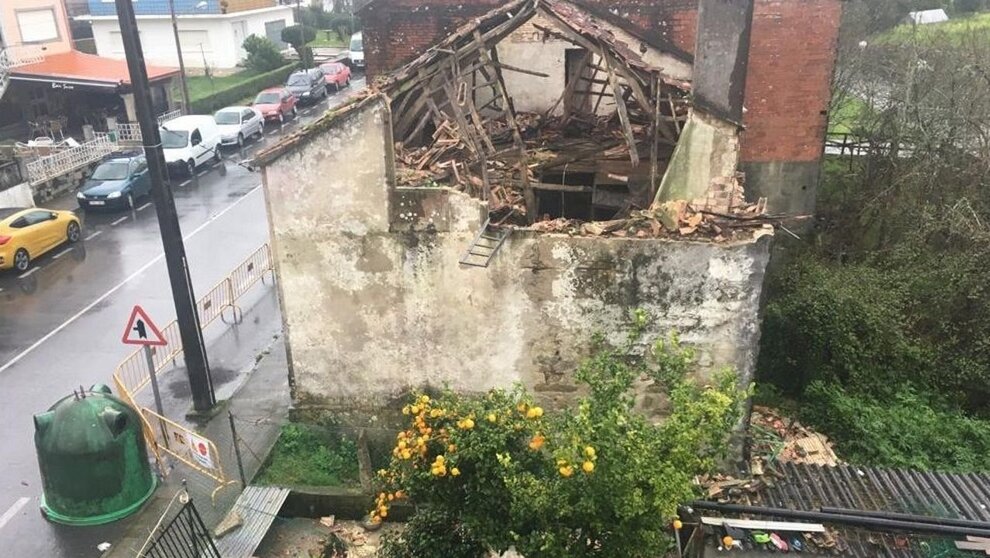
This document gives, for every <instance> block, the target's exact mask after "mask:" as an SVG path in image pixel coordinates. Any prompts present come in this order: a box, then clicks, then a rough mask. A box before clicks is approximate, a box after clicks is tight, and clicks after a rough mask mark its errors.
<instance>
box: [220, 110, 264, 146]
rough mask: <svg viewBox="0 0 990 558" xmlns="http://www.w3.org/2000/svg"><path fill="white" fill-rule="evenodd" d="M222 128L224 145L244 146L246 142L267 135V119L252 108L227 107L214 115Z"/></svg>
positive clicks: (222, 142)
mask: <svg viewBox="0 0 990 558" xmlns="http://www.w3.org/2000/svg"><path fill="white" fill-rule="evenodd" d="M213 119H214V120H216V122H217V127H218V128H220V143H221V144H222V145H236V146H238V147H243V146H244V140H246V139H247V138H249V137H251V136H254V135H257V136H258V137H259V138H260V137H261V136H263V135H264V134H265V119H264V118H263V117H262V116H261V113H259V112H258V111H256V110H254V109H253V108H251V107H227V108H223V109H220V110H218V111H217V112H216V114H214V115H213Z"/></svg>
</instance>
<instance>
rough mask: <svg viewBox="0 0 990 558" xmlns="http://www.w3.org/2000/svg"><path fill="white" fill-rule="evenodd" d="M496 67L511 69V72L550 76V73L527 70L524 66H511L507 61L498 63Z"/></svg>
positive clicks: (543, 76)
mask: <svg viewBox="0 0 990 558" xmlns="http://www.w3.org/2000/svg"><path fill="white" fill-rule="evenodd" d="M496 67H497V68H498V69H500V70H509V71H510V72H518V73H520V74H527V75H531V76H536V77H541V78H548V77H550V74H544V73H543V72H534V71H533V70H525V69H523V68H517V67H516V66H510V65H508V64H506V63H505V62H499V63H498V64H496Z"/></svg>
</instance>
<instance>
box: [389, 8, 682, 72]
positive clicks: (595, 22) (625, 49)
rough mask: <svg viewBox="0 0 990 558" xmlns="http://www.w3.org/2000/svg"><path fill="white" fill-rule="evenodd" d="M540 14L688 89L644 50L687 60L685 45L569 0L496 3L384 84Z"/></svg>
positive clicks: (571, 34)
mask: <svg viewBox="0 0 990 558" xmlns="http://www.w3.org/2000/svg"><path fill="white" fill-rule="evenodd" d="M538 14H541V15H544V16H547V17H549V18H550V19H551V20H552V21H554V22H555V23H556V24H557V25H559V26H560V28H561V29H562V30H565V31H564V33H560V32H558V31H555V30H552V29H543V28H540V27H539V26H537V28H538V29H541V30H542V31H544V32H545V33H547V34H548V35H556V36H559V37H560V38H562V39H563V40H565V41H569V42H572V43H575V44H579V45H581V46H584V47H585V48H588V50H593V51H594V50H598V49H601V50H602V51H604V52H607V53H608V54H610V55H611V56H614V57H615V58H616V60H617V61H618V62H619V63H620V64H621V65H623V66H625V67H627V68H629V69H630V70H631V71H635V72H637V73H639V74H658V75H659V76H660V77H661V79H662V80H663V81H664V83H666V84H667V85H671V86H674V87H677V88H679V89H681V90H683V91H689V90H690V87H691V84H690V82H689V81H687V80H685V79H682V78H678V77H676V76H673V75H671V74H670V73H669V72H667V71H666V70H665V69H664V68H661V67H658V66H655V65H652V64H650V63H648V62H647V61H646V60H645V59H644V54H646V52H648V51H650V50H652V51H654V52H655V53H661V52H662V53H663V54H668V55H671V56H673V57H674V58H677V59H678V60H680V61H681V62H685V63H688V62H689V61H690V58H689V57H686V56H684V53H683V51H680V50H678V49H665V48H660V47H658V46H656V45H655V44H654V43H655V41H650V42H646V41H645V40H644V39H642V37H641V34H640V33H639V32H638V30H637V29H635V27H634V26H632V25H630V24H629V23H628V22H624V21H622V20H621V18H613V21H605V20H604V19H602V18H600V17H597V16H596V15H594V14H592V13H591V11H589V10H588V9H586V8H584V7H579V6H578V5H576V4H574V3H572V2H570V1H567V0H514V1H511V2H509V3H507V4H505V5H503V6H500V7H498V8H495V9H494V10H491V11H490V12H488V13H486V14H485V15H483V16H481V17H477V18H474V19H472V20H471V21H469V22H467V23H465V24H463V25H461V26H460V27H458V28H457V30H455V31H454V32H453V33H451V34H450V35H448V36H447V37H446V38H445V39H443V40H442V41H440V42H439V43H437V44H436V45H434V46H432V47H430V48H429V49H427V51H426V52H424V53H423V54H421V55H420V56H418V57H417V58H415V59H413V60H412V61H410V62H408V63H407V64H405V65H404V66H402V67H400V68H398V69H397V70H395V71H394V72H392V73H391V74H390V75H389V77H388V78H387V79H386V81H385V83H384V86H383V87H384V89H386V90H388V91H390V92H396V91H401V90H402V85H403V82H405V81H406V80H408V79H410V78H413V77H415V76H416V75H417V73H418V72H421V71H423V70H424V69H426V68H428V67H431V66H437V65H439V64H442V63H445V62H447V61H448V60H452V59H454V58H455V57H456V54H455V53H456V51H457V49H458V48H463V47H464V46H465V45H468V44H471V43H476V42H478V41H481V42H483V43H486V44H493V43H497V42H499V41H501V40H502V39H504V38H505V37H507V36H508V35H509V34H510V33H512V32H513V31H514V30H516V29H518V28H519V27H520V26H522V25H523V24H525V23H526V22H528V21H529V20H530V19H532V18H533V17H534V16H536V15H538ZM616 20H617V21H616ZM611 27H616V28H619V29H621V30H622V31H623V32H625V33H628V34H629V35H630V37H632V38H636V39H639V40H641V41H643V42H640V43H639V44H629V43H627V42H626V41H624V40H623V39H622V38H620V37H617V36H616V35H615V33H613V31H612V30H611V29H610V28H611ZM589 47H590V48H589Z"/></svg>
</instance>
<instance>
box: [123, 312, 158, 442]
mask: <svg viewBox="0 0 990 558" xmlns="http://www.w3.org/2000/svg"><path fill="white" fill-rule="evenodd" d="M120 340H121V342H123V343H124V344H125V345H142V346H143V347H144V359H145V362H146V363H147V364H148V378H149V379H150V381H151V392H152V393H154V395H155V412H157V413H158V414H159V415H160V416H165V411H164V410H162V394H161V392H160V391H159V390H158V373H157V371H156V370H155V352H154V351H155V350H154V347H164V346H165V345H167V344H168V342H167V341H165V336H164V335H162V332H161V330H160V329H158V326H156V325H155V322H153V321H151V318H150V317H148V313H147V312H145V311H144V308H141V306H140V305H137V304H136V305H134V308H133V309H132V310H131V317H130V318H129V319H128V320H127V327H126V328H124V336H123V337H121V338H120ZM158 427H159V428H161V430H162V439H163V440H165V447H168V436H167V434H166V429H165V424H164V423H162V422H161V421H159V424H158Z"/></svg>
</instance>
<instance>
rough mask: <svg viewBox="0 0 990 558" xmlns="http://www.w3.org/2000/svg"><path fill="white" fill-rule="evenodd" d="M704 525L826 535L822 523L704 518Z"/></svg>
mask: <svg viewBox="0 0 990 558" xmlns="http://www.w3.org/2000/svg"><path fill="white" fill-rule="evenodd" d="M701 523H702V524H704V525H714V526H717V527H722V526H728V527H735V528H737V529H756V530H760V531H790V532H796V533H824V532H825V526H824V525H822V524H821V523H796V522H790V521H757V520H753V519H726V518H724V517H702V518H701Z"/></svg>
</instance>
